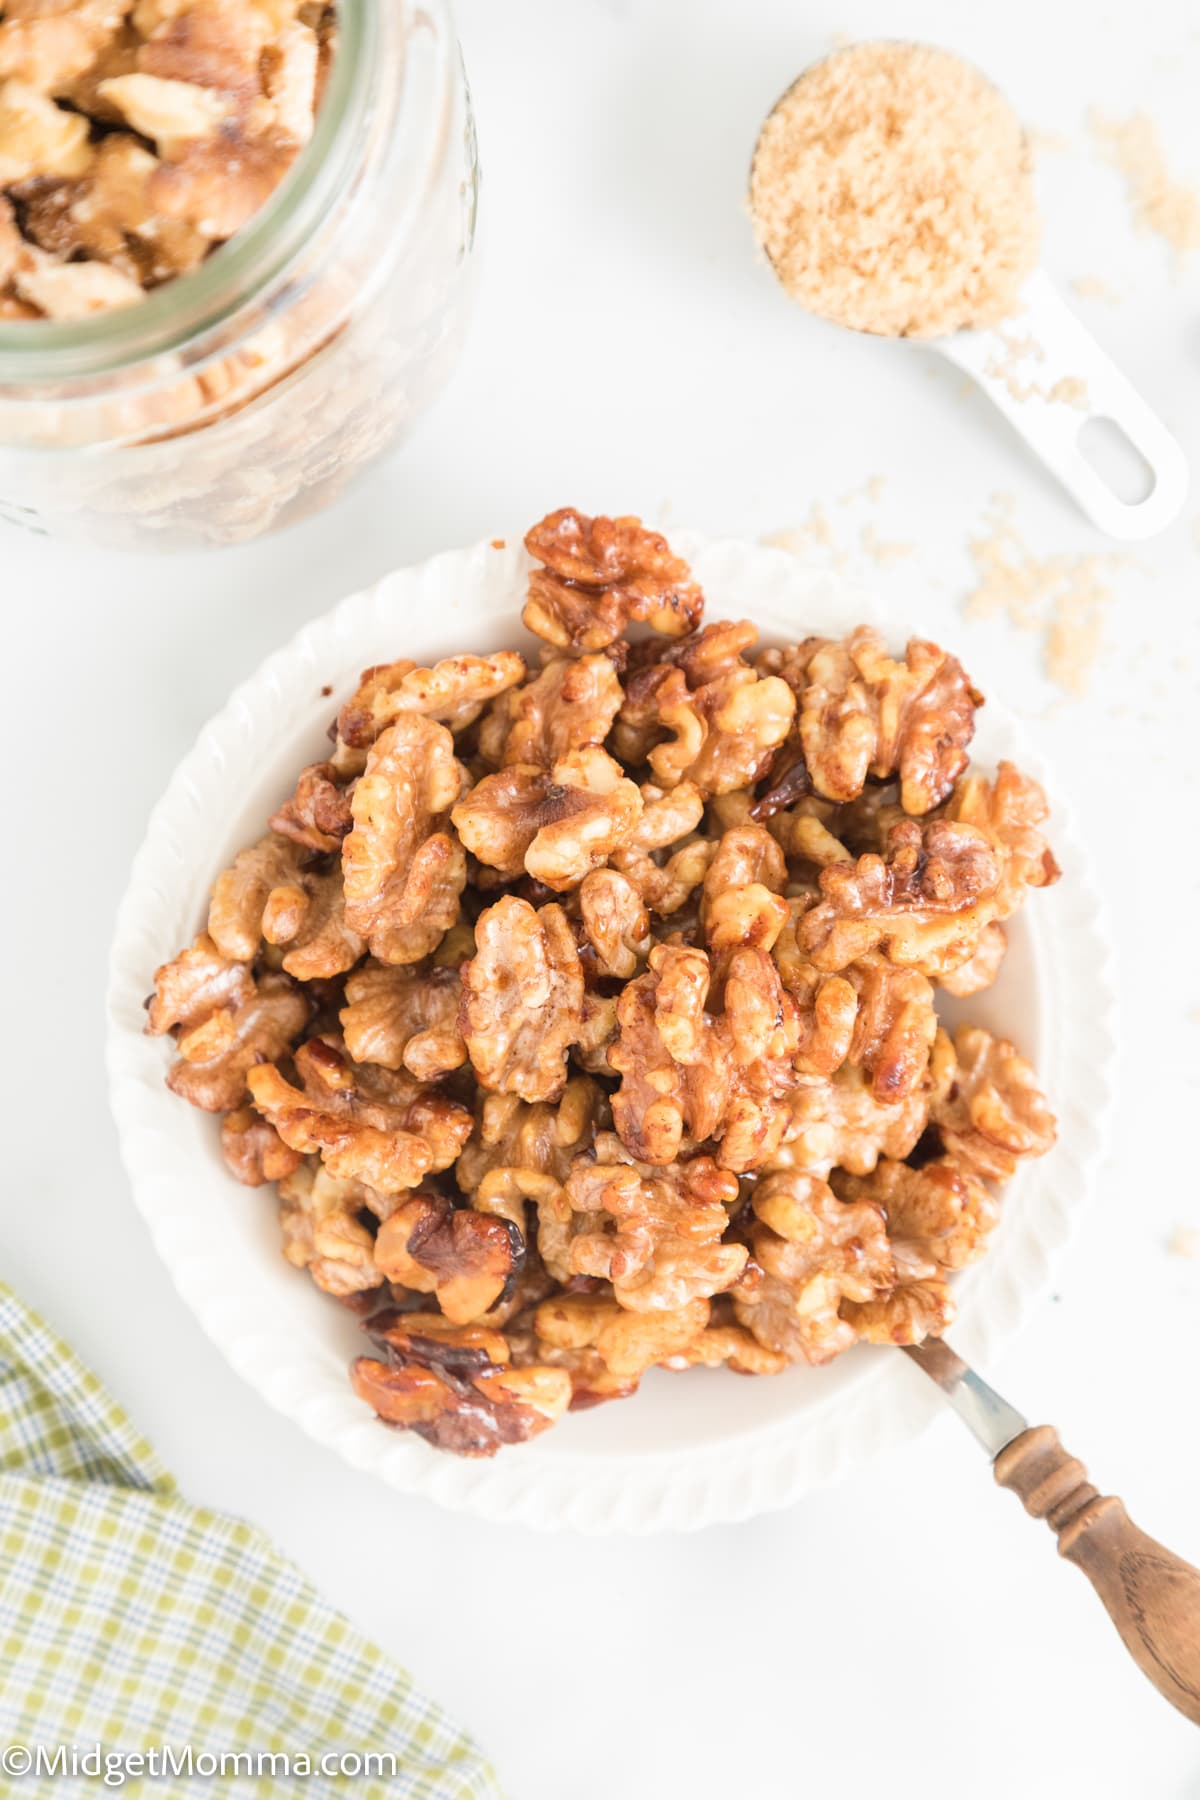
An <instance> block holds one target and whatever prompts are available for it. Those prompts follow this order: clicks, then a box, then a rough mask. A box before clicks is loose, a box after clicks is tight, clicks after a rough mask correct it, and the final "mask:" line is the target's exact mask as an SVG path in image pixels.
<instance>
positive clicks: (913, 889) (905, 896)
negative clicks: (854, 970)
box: [797, 819, 1001, 980]
mask: <svg viewBox="0 0 1200 1800" xmlns="http://www.w3.org/2000/svg"><path fill="white" fill-rule="evenodd" d="M1000 882H1001V863H1000V858H999V857H998V855H997V853H996V851H995V850H994V848H993V847H992V845H991V844H990V843H989V841H988V839H987V838H986V837H985V836H984V835H983V833H982V832H981V831H977V830H976V829H975V828H974V827H973V826H971V825H962V824H956V823H951V822H949V821H948V820H944V819H934V820H930V821H927V822H926V823H925V824H924V825H918V824H917V822H916V821H915V820H911V819H910V820H906V821H905V822H904V823H903V824H901V825H896V826H893V828H892V830H891V832H890V833H889V842H888V850H887V854H886V857H882V856H876V855H874V854H871V853H868V854H867V855H865V856H860V857H859V858H858V861H857V862H856V863H835V864H833V865H831V866H830V867H829V868H826V869H822V871H821V874H820V881H819V885H820V892H821V899H820V902H819V903H818V904H817V905H816V906H814V907H812V908H811V910H810V911H808V912H807V913H806V914H805V916H804V918H803V919H802V920H801V922H800V926H799V929H798V932H797V937H798V940H799V942H800V945H801V947H802V948H803V949H804V950H806V951H807V953H808V954H809V956H811V958H812V960H813V962H814V963H815V964H816V966H817V967H818V968H819V969H823V970H826V971H828V972H830V973H835V972H837V971H838V970H841V969H845V968H846V967H847V966H848V965H849V964H850V963H852V962H856V961H858V960H859V958H861V957H863V956H866V955H868V954H869V953H870V952H871V951H874V950H881V951H882V952H883V954H884V955H885V956H886V957H887V958H888V959H889V961H891V962H894V963H898V964H901V965H903V966H905V967H911V968H915V969H919V970H920V972H921V973H922V974H923V975H926V976H928V977H929V978H930V979H931V980H937V979H939V978H940V977H941V976H942V975H943V974H945V973H947V972H949V971H951V970H953V969H956V968H958V967H959V966H960V965H961V964H962V963H964V962H968V961H969V960H970V958H971V957H972V956H973V955H974V954H975V952H976V950H977V949H978V947H979V940H980V938H981V936H982V934H983V932H984V931H985V930H986V929H987V927H988V926H989V925H990V924H991V923H992V921H993V920H994V918H995V917H996V912H997V908H998V906H999V904H1000V898H999V896H1000Z"/></svg>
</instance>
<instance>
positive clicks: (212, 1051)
mask: <svg viewBox="0 0 1200 1800" xmlns="http://www.w3.org/2000/svg"><path fill="white" fill-rule="evenodd" d="M307 1021H308V1002H307V1000H306V999H305V998H304V996H303V995H302V994H301V993H299V992H298V991H297V990H296V988H295V987H293V985H292V983H291V982H290V981H289V980H288V979H287V977H286V976H285V975H262V976H260V977H259V979H258V981H257V982H256V983H254V984H253V988H252V992H251V993H250V995H249V997H248V998H247V999H245V1000H243V1001H242V1002H241V1004H240V1005H238V1006H236V1007H232V1008H229V1009H224V1010H221V1011H217V1012H214V1013H212V1014H210V1015H209V1017H208V1018H206V1019H205V1020H204V1021H203V1022H202V1023H200V1024H197V1025H195V1026H191V1027H188V1028H186V1029H185V1030H184V1031H183V1032H182V1033H181V1034H180V1036H179V1038H178V1040H177V1048H178V1050H179V1056H180V1060H179V1061H178V1062H177V1063H176V1064H175V1065H174V1067H173V1068H172V1069H171V1070H170V1072H169V1073H168V1075H167V1086H168V1087H169V1088H170V1089H171V1091H172V1093H175V1094H179V1095H180V1096H181V1097H182V1098H183V1099H184V1100H187V1101H190V1103H191V1104H192V1105H193V1106H198V1107H200V1108H201V1109H202V1110H203V1111H204V1112H232V1111H233V1109H234V1108H235V1107H237V1106H240V1105H241V1103H242V1100H243V1098H244V1096H245V1093H246V1089H247V1087H248V1086H249V1085H250V1077H251V1076H252V1075H254V1074H255V1073H256V1071H257V1066H258V1065H259V1064H269V1063H271V1062H272V1061H273V1060H274V1059H275V1058H276V1057H279V1056H282V1055H283V1054H284V1052H285V1051H286V1049H287V1047H288V1045H289V1044H290V1043H291V1041H292V1039H293V1038H294V1037H295V1036H296V1034H297V1033H298V1032H300V1031H302V1030H303V1029H304V1026H305V1024H306V1023H307Z"/></svg>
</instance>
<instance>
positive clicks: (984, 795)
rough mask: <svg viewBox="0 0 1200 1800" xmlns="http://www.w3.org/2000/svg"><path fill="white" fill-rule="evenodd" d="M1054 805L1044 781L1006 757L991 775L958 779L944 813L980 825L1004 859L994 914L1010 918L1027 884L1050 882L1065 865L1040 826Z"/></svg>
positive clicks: (958, 821)
mask: <svg viewBox="0 0 1200 1800" xmlns="http://www.w3.org/2000/svg"><path fill="white" fill-rule="evenodd" d="M1049 813H1050V808H1049V807H1048V805H1047V804H1046V795H1045V791H1044V790H1043V788H1042V786H1041V784H1040V783H1039V782H1036V781H1034V780H1032V779H1031V777H1030V776H1028V775H1022V773H1021V771H1020V770H1019V769H1018V768H1017V767H1016V766H1015V764H1013V763H1010V762H1002V763H1001V764H1000V766H999V768H998V769H997V771H996V776H995V779H994V780H993V781H988V780H986V779H985V778H984V777H983V776H982V775H971V776H968V777H967V779H966V780H965V781H960V782H959V784H958V786H957V788H956V789H955V790H954V793H953V795H952V796H951V798H950V801H949V804H948V805H947V807H946V810H945V816H946V818H947V819H948V820H950V821H951V822H952V823H953V824H957V825H963V826H970V827H973V828H974V829H975V830H976V831H981V832H982V833H983V835H984V836H985V837H986V838H987V839H988V841H989V842H990V843H991V845H992V847H993V848H994V850H995V851H996V854H997V856H998V858H999V860H1000V870H1001V874H1000V892H999V895H998V898H997V908H996V917H997V918H1000V919H1008V918H1011V917H1012V915H1013V913H1015V912H1016V911H1017V909H1018V907H1019V906H1020V905H1021V903H1022V901H1023V900H1024V898H1025V890H1026V889H1027V888H1031V887H1033V888H1040V887H1050V886H1051V885H1052V884H1053V883H1054V882H1056V881H1057V880H1058V878H1059V875H1060V873H1061V870H1060V869H1059V866H1058V864H1057V862H1056V861H1055V859H1054V852H1053V851H1052V850H1051V848H1050V846H1049V844H1048V843H1047V842H1046V839H1045V837H1044V835H1043V833H1042V831H1041V829H1040V827H1041V826H1042V824H1043V823H1044V821H1045V820H1046V819H1047V818H1048V817H1049Z"/></svg>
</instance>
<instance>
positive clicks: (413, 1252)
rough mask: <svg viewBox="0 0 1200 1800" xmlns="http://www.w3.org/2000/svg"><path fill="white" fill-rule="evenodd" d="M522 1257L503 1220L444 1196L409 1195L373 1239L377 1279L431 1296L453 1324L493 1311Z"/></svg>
mask: <svg viewBox="0 0 1200 1800" xmlns="http://www.w3.org/2000/svg"><path fill="white" fill-rule="evenodd" d="M524 1258H525V1245H524V1243H523V1241H522V1237H521V1233H520V1231H519V1230H518V1229H517V1227H516V1226H514V1225H513V1224H512V1223H511V1222H510V1221H509V1220H507V1219H502V1218H498V1217H496V1216H494V1215H492V1216H489V1215H487V1214H485V1213H480V1212H474V1211H472V1210H469V1209H468V1208H466V1207H456V1206H455V1205H454V1202H453V1201H452V1200H450V1199H448V1198H447V1196H446V1195H444V1194H414V1195H413V1197H412V1199H411V1200H406V1201H404V1202H403V1204H402V1205H400V1206H398V1207H397V1208H396V1210H395V1212H393V1213H392V1214H391V1215H390V1216H389V1217H388V1218H387V1219H385V1220H384V1222H383V1224H382V1225H381V1226H380V1228H379V1235H378V1237H377V1238H376V1239H375V1266H376V1268H377V1269H378V1270H379V1273H380V1275H383V1276H386V1277H387V1279H388V1280H389V1281H397V1282H400V1283H401V1284H402V1285H403V1286H404V1287H406V1288H411V1289H413V1291H414V1292H416V1293H418V1294H436V1296H437V1300H438V1304H439V1305H440V1307H441V1309H442V1311H443V1313H444V1314H445V1315H446V1317H447V1318H448V1319H449V1320H450V1321H451V1323H452V1324H455V1325H465V1324H467V1323H468V1322H469V1321H470V1320H472V1319H478V1318H479V1317H480V1316H481V1314H483V1313H485V1312H487V1311H488V1309H489V1308H490V1307H492V1306H494V1305H495V1304H496V1302H497V1301H498V1300H500V1299H501V1298H502V1296H503V1295H504V1292H505V1289H506V1288H507V1287H508V1285H509V1283H510V1282H511V1281H512V1280H513V1279H514V1278H515V1277H516V1275H517V1274H518V1273H519V1272H520V1269H521V1265H522V1263H523V1261H524Z"/></svg>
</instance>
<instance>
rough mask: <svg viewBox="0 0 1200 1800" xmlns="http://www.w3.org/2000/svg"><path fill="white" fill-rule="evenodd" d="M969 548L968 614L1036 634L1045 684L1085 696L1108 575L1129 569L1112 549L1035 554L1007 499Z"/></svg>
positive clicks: (1100, 642)
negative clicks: (971, 583)
mask: <svg viewBox="0 0 1200 1800" xmlns="http://www.w3.org/2000/svg"><path fill="white" fill-rule="evenodd" d="M968 548H969V550H970V552H971V556H972V558H973V559H974V563H975V571H976V577H977V585H976V587H975V588H974V589H973V590H972V592H971V593H970V594H969V595H968V596H967V599H966V602H965V610H966V612H967V615H968V616H969V617H971V618H977V619H991V618H996V617H998V616H1000V617H1004V618H1006V619H1008V621H1009V623H1010V624H1012V625H1013V626H1015V627H1016V629H1017V630H1019V631H1029V632H1033V633H1036V634H1037V636H1038V637H1039V638H1040V640H1041V649H1042V666H1043V668H1044V669H1045V672H1046V674H1047V676H1048V677H1049V679H1050V680H1051V681H1053V682H1054V683H1055V685H1056V686H1058V687H1060V688H1062V690H1063V692H1064V693H1067V694H1070V695H1072V696H1075V697H1078V696H1080V695H1082V694H1085V693H1086V692H1087V688H1088V682H1089V678H1090V676H1091V672H1092V669H1093V668H1094V666H1095V664H1096V662H1097V660H1098V659H1099V656H1100V653H1101V651H1102V649H1103V647H1104V621H1105V614H1106V613H1107V611H1108V608H1109V605H1110V603H1111V601H1112V598H1113V592H1112V584H1111V577H1112V574H1113V572H1114V570H1115V569H1117V568H1119V567H1122V566H1128V562H1129V559H1128V557H1126V556H1123V555H1122V554H1121V553H1120V552H1119V551H1106V552H1092V553H1090V554H1087V555H1082V556H1080V555H1075V554H1073V553H1071V552H1065V551H1062V552H1057V553H1055V554H1053V555H1050V556H1039V555H1038V554H1037V553H1036V552H1035V551H1033V550H1032V549H1031V548H1030V546H1029V545H1028V544H1027V543H1026V542H1025V541H1024V539H1023V538H1022V537H1021V534H1020V532H1019V530H1018V528H1017V521H1016V510H1015V503H1014V501H1013V500H1012V497H1011V496H1010V495H997V496H996V498H995V499H994V500H993V502H992V507H991V510H990V511H989V512H988V513H987V514H986V515H985V519H984V529H983V532H982V534H981V535H979V536H977V537H974V538H972V539H970V541H969V544H968Z"/></svg>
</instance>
